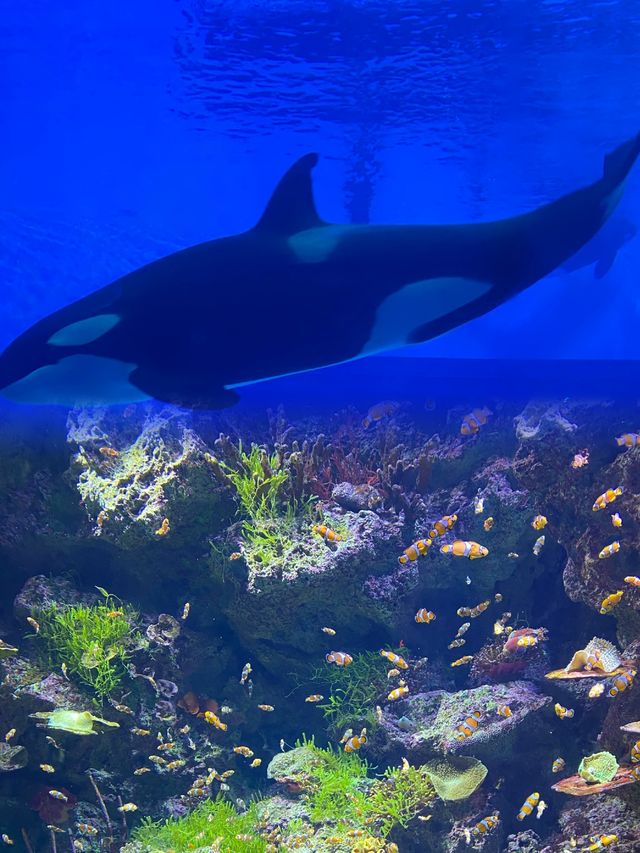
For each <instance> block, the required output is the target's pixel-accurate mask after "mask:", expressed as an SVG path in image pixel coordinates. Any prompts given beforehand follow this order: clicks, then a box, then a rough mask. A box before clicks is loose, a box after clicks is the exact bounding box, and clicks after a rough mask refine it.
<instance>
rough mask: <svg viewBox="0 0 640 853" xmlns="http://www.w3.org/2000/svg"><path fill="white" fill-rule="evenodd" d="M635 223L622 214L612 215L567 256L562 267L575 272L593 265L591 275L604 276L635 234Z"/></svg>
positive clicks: (636, 231)
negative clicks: (577, 248) (586, 241)
mask: <svg viewBox="0 0 640 853" xmlns="http://www.w3.org/2000/svg"><path fill="white" fill-rule="evenodd" d="M637 233H638V229H637V227H636V225H635V224H634V223H633V222H631V221H630V220H629V219H626V218H624V217H622V216H612V217H611V219H610V220H609V221H608V222H607V223H606V224H605V225H604V227H603V228H602V229H601V230H600V231H598V233H597V234H596V235H595V237H594V238H593V240H590V241H589V242H588V243H587V244H586V246H584V247H583V248H582V249H580V251H579V252H577V253H576V254H575V255H574V256H573V257H572V258H569V260H568V261H566V262H565V263H564V264H562V269H563V270H564V271H565V272H575V271H576V270H580V269H584V268H585V267H591V266H592V267H593V277H594V278H595V279H597V280H600V279H601V278H604V277H605V275H607V273H608V272H609V270H610V269H611V267H612V266H613V265H614V263H615V262H616V259H617V257H618V253H619V252H620V250H621V249H622V248H623V247H624V246H625V245H626V244H627V243H629V242H630V241H631V240H633V239H634V237H635V236H636V235H637Z"/></svg>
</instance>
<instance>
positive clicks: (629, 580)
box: [624, 575, 640, 586]
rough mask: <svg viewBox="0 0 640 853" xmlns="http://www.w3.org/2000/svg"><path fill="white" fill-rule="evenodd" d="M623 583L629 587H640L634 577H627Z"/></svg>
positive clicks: (638, 581)
mask: <svg viewBox="0 0 640 853" xmlns="http://www.w3.org/2000/svg"><path fill="white" fill-rule="evenodd" d="M624 582H625V583H628V584H629V585H630V586H640V578H638V577H636V576H635V575H627V576H626V578H625V579H624Z"/></svg>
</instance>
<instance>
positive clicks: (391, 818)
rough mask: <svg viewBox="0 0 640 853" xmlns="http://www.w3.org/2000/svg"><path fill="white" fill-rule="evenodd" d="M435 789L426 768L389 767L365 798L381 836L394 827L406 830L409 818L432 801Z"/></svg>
mask: <svg viewBox="0 0 640 853" xmlns="http://www.w3.org/2000/svg"><path fill="white" fill-rule="evenodd" d="M435 798H436V792H435V788H434V786H433V784H432V782H431V778H430V776H429V773H428V772H427V769H426V767H424V765H423V766H420V767H412V766H411V765H410V764H405V765H404V766H402V767H393V768H391V767H389V768H387V770H385V774H384V778H383V779H381V780H380V781H377V782H375V783H374V785H373V787H372V788H371V791H370V793H369V796H368V798H367V810H368V811H369V813H370V816H371V817H372V818H373V820H374V821H375V824H376V827H377V830H378V832H379V833H380V835H381V836H382V837H383V838H386V837H387V835H389V833H390V832H391V830H392V829H394V828H395V827H396V826H401V827H402V828H403V829H406V828H407V827H408V826H409V824H410V823H411V821H412V820H414V819H415V818H416V817H417V816H418V815H419V814H420V813H421V812H423V811H424V810H425V809H426V808H427V807H428V806H430V805H431V803H433V801H434V800H435Z"/></svg>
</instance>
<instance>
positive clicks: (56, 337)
mask: <svg viewBox="0 0 640 853" xmlns="http://www.w3.org/2000/svg"><path fill="white" fill-rule="evenodd" d="M119 322H120V317H119V316H118V315H117V314H97V315H96V316H95V317H87V319H86V320H78V322H77V323H70V324H69V325H68V326H64V327H63V328H62V329H58V331H57V332H54V333H53V334H52V335H51V337H50V338H49V340H48V341H47V343H48V344H51V345H52V346H54V347H78V346H82V345H83V344H90V343H91V342H92V341H97V340H98V338H101V337H102V336H103V335H106V334H107V332H109V331H110V330H111V329H113V327H114V326H115V325H117V324H118V323H119Z"/></svg>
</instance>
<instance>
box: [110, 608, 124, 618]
mask: <svg viewBox="0 0 640 853" xmlns="http://www.w3.org/2000/svg"><path fill="white" fill-rule="evenodd" d="M106 616H107V619H121V618H122V617H123V616H124V610H109V612H108V613H107V614H106Z"/></svg>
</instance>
